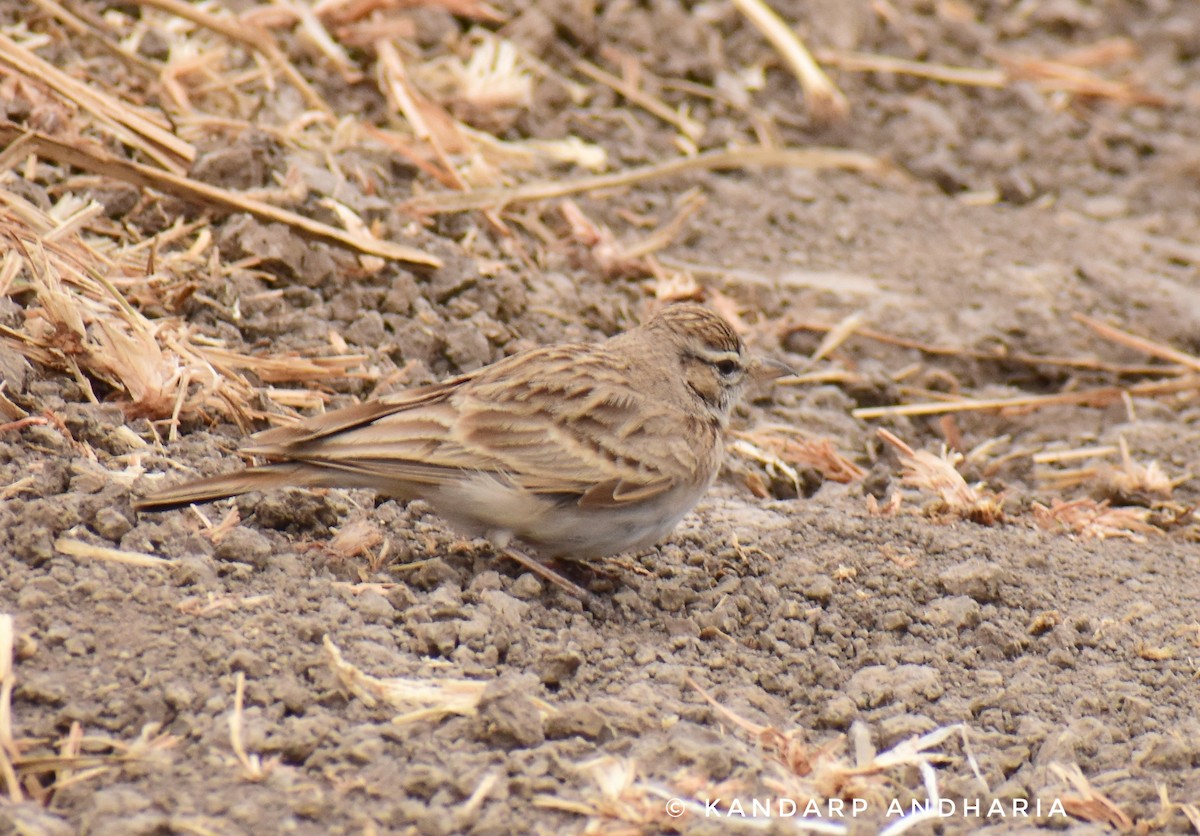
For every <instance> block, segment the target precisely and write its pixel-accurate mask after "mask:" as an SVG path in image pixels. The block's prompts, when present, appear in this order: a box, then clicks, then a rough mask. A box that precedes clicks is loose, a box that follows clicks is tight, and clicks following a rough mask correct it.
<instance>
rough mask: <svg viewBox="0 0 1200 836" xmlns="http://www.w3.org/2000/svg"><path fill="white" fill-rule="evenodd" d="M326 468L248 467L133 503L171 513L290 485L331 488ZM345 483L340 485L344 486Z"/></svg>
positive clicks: (290, 465)
mask: <svg viewBox="0 0 1200 836" xmlns="http://www.w3.org/2000/svg"><path fill="white" fill-rule="evenodd" d="M330 476H331V474H330V473H329V472H328V470H327V469H326V468H322V467H318V466H314V465H311V464H306V463H303V462H281V463H279V464H266V465H261V466H259V467H249V468H246V469H245V470H239V471H237V472H235V473H224V474H221V475H219V476H207V477H205V478H203V479H195V480H193V481H191V482H184V483H183V484H181V485H176V486H175V487H173V488H166V489H164V490H161V491H155V492H154V493H152V494H150V495H149V496H144V497H142V498H141V499H139V500H137V501H136V502H134V503H133V507H134V508H136V509H137V510H139V511H169V510H171V509H172V508H181V507H183V506H184V505H193V504H195V503H197V502H213V501H214V500H217V499H225V498H227V497H230V496H239V495H240V494H244V493H250V492H251V491H268V490H271V489H273V488H282V487H287V486H293V487H299V488H317V487H331V486H333V485H334V484H339V483H335V482H334V481H333V480H331V479H330ZM344 483H345V480H344V479H343V481H342V482H341V483H340V484H344Z"/></svg>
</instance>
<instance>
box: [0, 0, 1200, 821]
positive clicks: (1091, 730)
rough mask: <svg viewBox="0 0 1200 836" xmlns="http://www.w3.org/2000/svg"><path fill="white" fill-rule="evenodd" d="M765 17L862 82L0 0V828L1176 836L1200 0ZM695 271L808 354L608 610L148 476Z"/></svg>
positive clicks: (1199, 656)
mask: <svg viewBox="0 0 1200 836" xmlns="http://www.w3.org/2000/svg"><path fill="white" fill-rule="evenodd" d="M774 7H775V9H776V11H777V12H778V13H779V15H780V17H781V18H782V19H783V20H784V21H786V22H787V23H788V24H789V25H790V28H791V30H792V31H793V32H794V33H796V34H798V35H799V36H800V37H801V38H802V39H803V40H804V42H805V43H806V44H807V46H808V47H809V48H810V49H811V50H812V51H813V52H814V53H815V55H816V56H817V58H818V60H819V62H820V63H821V64H822V65H823V66H824V67H825V69H826V71H827V72H828V73H829V76H830V78H831V79H832V81H833V82H834V83H835V84H836V85H837V88H839V89H840V90H841V92H842V94H843V95H844V97H845V103H846V104H847V105H848V110H846V111H845V112H840V111H839V106H838V104H839V103H838V101H837V100H836V99H831V98H830V97H829V96H828V95H826V96H825V97H822V95H821V93H820V91H819V90H818V91H816V92H812V91H810V92H809V94H808V96H807V97H806V95H805V92H804V91H803V90H802V89H801V86H800V84H799V83H798V81H797V79H796V77H795V76H794V75H793V73H792V72H791V70H790V68H789V65H788V64H787V63H786V62H785V61H784V60H783V59H781V58H780V52H779V51H778V50H777V49H776V48H775V47H773V46H772V45H771V44H770V43H769V42H768V41H767V40H766V39H765V38H764V36H763V35H762V34H761V33H760V31H759V30H758V29H756V28H755V27H754V26H752V25H751V24H750V23H749V22H747V19H746V17H745V16H743V14H742V13H741V12H739V10H738V9H737V8H736V7H735V5H734V4H733V3H727V2H718V0H713V2H705V3H697V4H686V3H678V2H669V0H647V2H612V3H604V4H589V3H574V2H570V3H559V2H553V0H543V2H527V3H522V2H498V3H496V4H495V5H494V6H485V5H483V4H481V3H477V2H474V0H458V2H449V0H445V2H432V0H431V2H426V3H419V4H408V3H398V4H397V3H390V4H389V3H384V2H360V3H357V4H355V3H329V4H325V5H324V6H317V7H315V10H308V11H304V12H303V13H300V11H297V10H301V11H303V10H304V9H307V8H308V7H302V6H300V5H297V6H295V7H292V6H286V5H282V4H281V5H255V4H253V3H250V2H227V3H225V4H224V5H221V4H209V5H206V6H202V7H195V6H181V7H176V6H174V5H172V4H171V3H170V2H167V0H153V2H150V0H144V2H139V0H131V2H120V3H114V4H112V5H106V4H103V3H99V2H65V0H64V2H62V3H61V4H60V3H59V2H56V0H36V2H13V0H8V1H7V2H0V34H2V35H3V38H0V107H3V111H4V112H3V115H4V117H5V119H6V121H5V123H4V124H3V126H0V136H3V137H4V139H3V142H4V144H5V146H6V149H7V150H5V151H4V152H2V153H0V170H2V173H0V235H2V236H3V241H4V244H3V252H2V253H0V328H2V330H0V377H2V378H3V388H2V389H0V410H2V412H0V424H2V426H0V485H3V486H5V487H3V488H0V613H4V614H7V616H9V617H8V618H0V683H3V685H2V687H0V791H2V795H3V798H4V800H3V801H2V802H0V830H3V831H7V832H13V831H15V832H19V833H22V834H66V833H76V832H86V833H93V834H118V833H119V834H127V833H192V834H207V833H221V834H225V833H230V834H234V833H247V834H249V833H255V834H258V833H275V832H280V833H283V832H287V833H314V834H315V833H403V832H415V833H466V832H470V833H510V832H512V833H517V832H521V833H560V832H605V833H642V832H647V833H655V832H664V831H665V832H676V831H678V832H689V833H723V832H730V831H731V830H733V831H735V832H736V831H737V830H748V829H751V828H758V829H761V828H762V827H773V828H775V830H773V831H772V832H791V829H792V828H793V827H795V826H797V825H805V824H812V822H811V821H802V820H799V819H798V818H791V819H779V818H777V819H776V821H774V822H773V823H772V822H766V821H761V820H758V821H751V820H749V819H748V818H746V817H742V816H739V815H738V814H737V812H736V811H735V810H732V809H731V804H732V803H733V802H734V800H735V799H736V800H740V801H741V803H742V804H743V805H744V806H745V808H746V811H747V813H748V812H749V805H750V801H751V799H759V800H763V799H773V800H777V799H780V798H790V799H792V800H794V801H796V802H797V803H798V804H799V805H800V807H801V809H803V806H804V804H805V803H806V802H808V801H809V800H814V801H815V802H817V803H818V806H819V807H820V810H821V813H822V817H821V818H822V821H824V822H826V823H827V824H830V825H831V826H834V827H840V828H844V829H845V830H846V831H848V832H852V833H871V832H876V831H878V830H880V829H881V828H884V827H892V828H894V829H895V830H893V832H897V831H898V830H900V829H903V828H906V827H909V826H913V827H915V828H916V830H917V832H934V831H937V832H947V833H958V832H967V831H976V830H980V829H996V830H1010V831H1011V830H1024V829H1027V828H1035V827H1036V828H1049V829H1057V830H1070V831H1071V832H1086V833H1091V832H1098V831H1101V830H1105V829H1117V830H1122V831H1129V830H1134V829H1136V830H1138V831H1139V832H1158V831H1161V832H1200V810H1198V806H1200V547H1198V546H1197V541H1198V539H1200V536H1198V535H1200V527H1198V524H1197V520H1196V518H1195V516H1194V514H1193V513H1192V509H1193V508H1194V507H1195V504H1196V502H1197V497H1198V495H1200V491H1198V490H1197V488H1198V485H1197V482H1196V480H1195V479H1194V478H1193V473H1194V472H1195V471H1196V470H1197V468H1198V461H1200V454H1198V452H1197V451H1200V408H1198V403H1200V402H1198V400H1197V393H1198V392H1200V383H1198V382H1197V374H1198V373H1200V360H1198V359H1197V354H1198V353H1200V225H1198V223H1197V212H1198V210H1200V65H1198V63H1197V56H1198V55H1200V4H1196V3H1190V2H1182V0H1180V1H1179V2H1170V0H1144V1H1143V2H1133V0H1112V2H1104V3H1089V2H1084V0H1047V2H1015V1H1013V2H1010V1H1009V0H990V2H989V1H987V0H979V2H964V0H876V2H871V3H868V2H865V1H864V2H859V0H848V1H847V2H837V0H812V2H798V1H797V2H785V0H778V2H776V3H774ZM885 57H886V58H891V59H903V61H906V62H909V63H906V64H902V65H897V64H891V65H888V66H887V67H886V68H881V67H882V65H881V63H880V62H881V61H882V60H883V59H884V58H885ZM39 62H41V63H39ZM47 68H49V69H47ZM815 147H821V148H827V149H834V151H831V152H829V153H825V154H816V155H811V154H809V155H804V154H801V153H798V152H794V153H791V152H789V153H791V156H788V155H787V154H784V153H781V152H780V149H807V148H815ZM748 149H754V150H748ZM722 152H724V153H725V156H723V157H721V158H719V159H714V158H712V157H704V156H700V157H699V159H700V161H701V162H700V164H697V163H695V160H696V159H697V155H703V154H705V153H718V154H719V153H722ZM849 152H853V153H849ZM755 155H757V156H755ZM683 159H692V160H693V163H692V164H691V166H690V167H685V168H684V169H683V170H680V171H676V172H675V173H670V172H666V171H663V170H662V169H661V167H662V166H664V165H665V164H666V163H668V162H669V161H673V160H683ZM718 169H719V170H718ZM601 172H606V173H608V174H611V175H636V176H629V177H628V178H626V180H625V181H624V182H622V180H621V178H620V177H615V178H614V179H611V180H604V181H599V182H595V181H589V179H588V178H593V177H596V176H599V174H600V173H601ZM522 189H525V190H524V191H522ZM498 190H499V191H498ZM505 190H508V191H505ZM462 194H466V195H467V196H468V199H469V201H468V204H455V203H454V200H456V199H458V200H461V199H462V198H461V195H462ZM250 200H253V201H257V202H256V203H249V202H248V201H250ZM264 207H265V208H264ZM463 207H465V208H463ZM247 210H249V211H247ZM272 213H274V214H272ZM304 219H308V220H309V223H310V226H309V228H305V227H304V226H303V224H304ZM314 224H315V225H319V226H314ZM338 231H341V232H338ZM331 232H332V233H333V236H336V235H341V236H342V237H343V239H344V240H343V241H342V242H340V243H339V242H337V241H334V240H332V236H331V234H330V233H331ZM398 247H407V248H410V249H409V250H407V251H405V250H399V249H397V248H398ZM430 257H433V258H435V259H437V260H440V262H441V266H440V267H436V268H431V267H429V266H420V265H418V264H415V263H414V262H417V261H421V260H425V261H429V260H430ZM676 298H698V299H702V300H705V301H707V302H708V303H709V304H711V305H713V306H715V307H716V308H717V309H718V310H720V311H722V312H723V313H725V314H726V315H728V316H731V317H736V319H737V322H738V325H739V327H741V328H743V329H744V335H745V338H746V340H747V341H748V342H749V343H750V344H751V345H752V346H753V348H754V349H755V350H756V351H760V352H763V353H765V354H768V355H771V356H775V357H779V358H781V359H785V360H787V361H788V362H789V363H791V364H792V365H793V366H795V367H797V368H798V369H799V370H800V372H801V375H800V377H799V378H798V379H791V380H785V381H784V382H783V383H781V384H780V385H778V386H776V387H774V388H773V389H763V390H757V391H755V392H754V393H752V397H750V398H748V400H747V403H746V404H745V405H744V406H743V408H741V409H740V410H739V412H738V414H737V416H736V419H735V425H736V426H735V428H734V429H735V433H736V439H735V441H736V442H737V443H736V444H734V445H733V446H732V447H731V449H730V451H729V454H728V461H727V466H726V468H725V469H724V471H723V474H722V477H721V478H720V480H719V481H718V485H717V486H716V487H715V488H714V489H713V491H712V492H711V494H710V495H709V496H708V497H707V498H706V499H705V500H704V501H703V502H702V503H701V505H700V507H699V508H698V509H697V510H696V512H694V513H693V514H691V515H690V516H688V517H687V518H686V520H685V521H684V523H683V524H682V525H681V526H680V528H679V529H678V531H677V532H676V533H675V535H674V536H673V537H672V538H671V539H670V540H669V541H668V542H666V543H665V544H663V545H662V546H661V547H659V548H657V549H655V550H652V551H650V552H648V553H645V554H638V555H627V556H624V557H623V558H621V559H617V560H613V561H610V562H608V563H607V564H606V565H604V566H599V567H595V568H594V569H583V568H581V569H578V570H574V569H572V570H570V571H571V572H572V577H574V578H576V579H577V580H579V581H580V582H581V583H586V584H589V585H590V586H591V588H592V589H593V592H594V598H593V600H591V601H587V602H581V601H578V600H575V599H573V598H571V597H569V596H567V595H565V594H563V593H562V592H560V591H559V590H558V589H556V588H554V587H552V586H550V587H548V586H546V585H544V584H543V583H542V582H541V581H539V580H538V579H536V578H534V577H533V576H531V575H528V574H524V573H522V572H521V571H520V570H519V568H518V567H516V566H514V565H513V564H510V563H508V562H506V561H503V560H499V559H497V558H495V557H494V556H493V555H492V554H491V552H490V551H489V550H488V549H487V548H486V547H485V546H482V545H480V544H477V543H471V542H465V541H463V540H461V539H460V538H457V537H456V536H455V535H454V534H453V533H452V532H450V531H449V530H447V529H446V528H445V527H444V526H443V525H442V524H441V523H440V522H439V520H438V519H437V518H436V517H435V516H434V515H432V514H431V513H430V512H429V510H428V509H427V508H425V507H423V506H422V505H421V504H420V503H413V504H410V505H408V506H403V505H400V504H397V503H396V502H393V501H379V502H377V501H376V500H375V498H374V497H372V496H371V495H369V494H367V493H365V492H355V491H328V492H303V491H284V492H279V493H274V494H266V495H252V496H248V497H243V498H240V499H238V500H236V501H234V502H232V503H223V504H218V505H215V506H206V507H201V508H197V509H195V510H184V511H174V512H170V513H165V514H143V515H138V514H137V513H135V512H134V511H133V510H132V509H131V501H132V500H133V498H135V497H137V496H140V495H142V494H144V493H146V492H148V491H149V490H151V489H152V488H153V487H154V486H157V485H162V484H166V483H167V482H168V481H175V480H178V479H180V478H182V477H183V476H186V475H189V474H192V475H194V474H200V473H210V472H217V471H220V470H226V469H230V468H232V467H234V466H236V465H237V464H238V462H239V459H238V457H237V455H236V449H237V444H238V441H239V439H240V438H241V437H243V436H244V435H245V434H247V433H248V432H250V431H252V430H254V429H260V428H262V427H265V426H269V425H270V424H271V423H273V422H278V421H282V420H287V417H288V416H289V415H294V414H297V412H300V413H305V412H312V411H315V410H317V409H321V408H332V407H335V406H338V405H343V404H346V403H350V402H353V401H354V400H355V399H360V398H364V397H369V396H372V395H375V394H383V393H387V392H391V391H396V390H398V389H401V388H403V387H405V386H409V385H417V384H421V383H426V382H431V381H434V380H437V379H439V378H441V377H444V376H446V375H449V374H452V373H455V372H459V371H463V370H469V369H473V368H476V367H478V366H480V365H482V364H485V363H489V362H492V361H494V360H496V359H499V358H500V357H503V356H505V355H507V354H510V353H512V352H513V351H516V350H519V349H521V348H525V347H529V346H533V345H541V344H547V343H552V342H558V341H565V340H588V341H590V340H598V339H601V338H603V337H604V336H605V335H608V334H612V333H616V332H618V331H620V330H623V329H625V328H627V327H630V326H631V325H633V324H635V323H637V322H639V321H641V320H642V319H643V318H644V317H645V316H646V315H648V313H649V312H650V311H652V310H653V309H654V307H655V306H656V305H659V304H662V303H663V302H664V301H668V300H671V299H676ZM839 324H840V325H841V326H842V327H840V328H839V327H838V326H839ZM1105 325H1107V326H1109V328H1108V329H1107V330H1106V329H1105ZM1113 329H1117V330H1113ZM830 334H832V338H830V339H828V340H827V335H830ZM823 341H825V342H823ZM986 399H1006V400H1009V403H1008V405H1007V406H1003V405H1001V406H993V407H991V408H981V409H980V408H972V409H966V408H964V402H966V401H972V402H976V401H979V400H986ZM1010 399H1026V400H1025V401H1021V402H1019V403H1014V402H1012V401H1011V400H1010ZM946 402H950V403H951V406H943V407H937V406H936V405H937V404H944V403H946ZM897 404H929V405H932V406H930V407H929V410H930V414H925V415H908V414H897V413H896V412H888V411H886V410H884V412H883V414H882V415H880V414H879V413H878V412H870V411H868V412H866V413H862V412H856V410H863V409H866V410H872V409H878V408H881V407H890V406H894V405H897ZM968 405H969V404H968ZM1002 407H1003V408H1002ZM939 410H940V411H939ZM880 427H885V428H887V429H889V430H890V431H891V432H892V433H894V434H895V436H897V437H898V438H900V439H902V440H903V441H904V442H906V443H907V444H908V445H911V447H912V448H913V449H914V450H916V451H922V452H923V453H924V456H925V457H922V455H921V454H920V453H919V454H918V455H917V457H916V458H913V457H912V456H905V455H903V454H898V453H897V451H896V449H895V448H894V447H893V446H892V445H890V444H889V443H886V442H884V441H883V440H881V439H880V437H879V436H878V435H877V432H876V431H877V429H878V428H880ZM943 445H947V446H948V448H949V450H951V451H955V450H957V451H959V452H961V454H962V455H963V459H962V461H961V462H960V463H959V464H958V469H959V471H960V472H961V473H962V474H963V476H964V477H965V480H966V481H965V482H962V483H961V484H954V483H953V482H952V481H951V480H952V479H953V478H954V477H952V476H951V475H948V473H947V469H946V468H945V467H944V466H942V465H940V464H938V463H937V460H938V457H940V456H941V450H942V447H943ZM947 455H948V456H949V455H950V454H947ZM981 482H982V483H986V485H977V484H976V483H981ZM1064 503H1068V504H1064ZM976 770H977V774H976ZM931 795H933V796H936V797H941V798H944V799H948V800H953V801H955V802H957V804H958V807H957V809H956V811H955V812H953V814H951V815H949V816H947V817H944V818H937V819H933V820H928V821H925V822H924V823H919V822H918V819H917V818H915V817H910V818H908V819H901V818H900V817H899V816H898V815H896V814H895V813H894V811H893V812H890V813H889V811H888V805H889V804H890V803H891V802H893V801H895V802H898V803H900V804H901V805H902V807H903V810H904V811H905V812H909V811H910V810H911V809H912V808H911V807H910V802H912V801H913V800H914V799H916V800H918V801H920V800H928V799H929V798H930V797H931ZM671 797H674V798H677V799H681V800H682V802H681V803H682V805H683V806H681V807H679V808H678V809H677V810H675V809H673V808H672V809H669V805H668V803H667V799H668V798H671ZM718 798H719V799H721V801H720V803H719V804H717V805H716V809H719V810H722V811H725V812H726V813H728V814H729V815H728V816H726V817H724V818H722V817H720V816H715V815H713V814H712V813H711V812H710V813H708V814H706V813H705V805H704V802H705V801H706V800H712V799H718ZM829 799H845V800H852V799H860V800H862V801H863V802H864V803H865V804H866V810H865V811H864V812H862V813H861V814H860V815H857V816H854V817H851V816H838V815H836V814H831V811H830V808H829V807H828V804H827V801H828V800H829ZM964 799H967V800H973V801H979V802H980V803H981V804H982V807H983V809H984V810H986V809H987V808H988V805H989V804H990V803H991V802H993V801H998V802H999V803H1000V808H1001V809H1003V810H1004V811H1005V812H1006V813H1007V815H996V814H993V815H991V816H987V817H982V816H978V817H977V816H972V815H967V816H964V815H963V811H962V803H963V800H964ZM1039 801H1040V802H1041V803H1042V811H1041V814H1040V815H1038V814H1036V804H1037V803H1038V802H1039ZM1056 801H1057V802H1058V803H1060V804H1061V805H1062V808H1061V811H1056V812H1053V813H1052V812H1051V806H1052V804H1053V803H1054V802H1056ZM1015 802H1027V803H1029V804H1030V805H1031V807H1033V808H1034V813H1035V814H1032V815H1029V816H1014V815H1012V811H1013V809H1014V808H1013V805H1014V803H1015ZM680 810H681V811H682V812H683V815H682V816H678V817H672V815H671V813H672V812H678V811H680ZM776 812H778V809H776Z"/></svg>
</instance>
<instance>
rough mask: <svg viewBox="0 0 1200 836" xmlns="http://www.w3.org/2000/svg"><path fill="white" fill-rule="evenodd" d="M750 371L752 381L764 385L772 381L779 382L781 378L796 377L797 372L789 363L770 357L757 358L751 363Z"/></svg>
mask: <svg viewBox="0 0 1200 836" xmlns="http://www.w3.org/2000/svg"><path fill="white" fill-rule="evenodd" d="M748 371H749V372H750V378H751V379H752V380H757V381H761V382H764V383H765V382H767V381H770V380H778V379H779V378H781V377H789V376H790V377H795V376H796V370H795V369H793V368H792V367H791V366H789V365H788V364H787V363H784V362H783V361H782V360H775V359H773V358H770V357H755V358H754V359H752V360H751V361H750V368H749V370H748Z"/></svg>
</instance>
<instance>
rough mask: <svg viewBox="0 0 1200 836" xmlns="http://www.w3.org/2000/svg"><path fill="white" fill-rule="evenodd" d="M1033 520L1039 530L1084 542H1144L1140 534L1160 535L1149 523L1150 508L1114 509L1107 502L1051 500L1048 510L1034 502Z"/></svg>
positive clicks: (1143, 537)
mask: <svg viewBox="0 0 1200 836" xmlns="http://www.w3.org/2000/svg"><path fill="white" fill-rule="evenodd" d="M1033 519H1034V522H1035V523H1037V525H1038V526H1039V527H1041V528H1044V529H1046V530H1048V531H1057V532H1067V533H1070V534H1076V535H1078V536H1079V537H1081V538H1083V539H1084V540H1108V539H1111V538H1121V539H1125V540H1132V541H1133V542H1135V543H1144V542H1146V537H1145V536H1144V535H1147V534H1155V535H1161V534H1162V533H1163V532H1162V530H1161V529H1159V528H1158V527H1157V526H1155V525H1154V524H1153V523H1151V522H1150V521H1149V520H1150V509H1148V508H1129V507H1118V508H1114V507H1112V506H1110V505H1109V504H1108V501H1107V500H1105V501H1103V502H1097V501H1096V500H1094V499H1088V498H1084V499H1075V500H1072V501H1070V502H1064V501H1062V500H1060V499H1053V500H1051V502H1050V507H1048V508H1047V507H1046V506H1045V505H1042V504H1041V503H1040V502H1035V503H1033Z"/></svg>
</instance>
